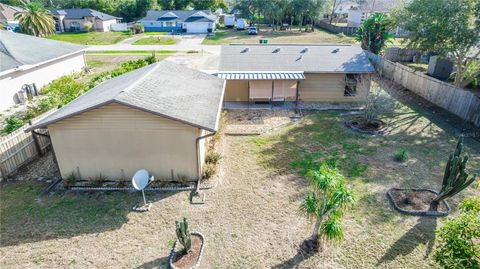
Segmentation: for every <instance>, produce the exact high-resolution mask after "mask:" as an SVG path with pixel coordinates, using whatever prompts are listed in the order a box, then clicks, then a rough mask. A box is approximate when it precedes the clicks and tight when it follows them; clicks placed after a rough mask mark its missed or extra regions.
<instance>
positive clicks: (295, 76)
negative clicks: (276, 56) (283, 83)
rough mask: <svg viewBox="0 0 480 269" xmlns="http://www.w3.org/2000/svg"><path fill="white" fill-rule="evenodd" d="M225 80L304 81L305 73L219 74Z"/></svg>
mask: <svg viewBox="0 0 480 269" xmlns="http://www.w3.org/2000/svg"><path fill="white" fill-rule="evenodd" d="M217 76H218V77H219V78H221V79H225V80H303V79H305V75H304V74H303V72H219V73H217Z"/></svg>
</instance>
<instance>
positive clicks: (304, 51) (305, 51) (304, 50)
mask: <svg viewBox="0 0 480 269" xmlns="http://www.w3.org/2000/svg"><path fill="white" fill-rule="evenodd" d="M307 52H308V48H304V49H303V50H301V51H300V53H307Z"/></svg>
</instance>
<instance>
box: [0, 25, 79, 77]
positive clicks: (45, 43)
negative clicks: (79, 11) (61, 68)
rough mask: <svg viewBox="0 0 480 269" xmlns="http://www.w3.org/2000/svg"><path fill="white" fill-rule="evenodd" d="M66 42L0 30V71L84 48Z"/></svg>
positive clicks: (37, 62)
mask: <svg viewBox="0 0 480 269" xmlns="http://www.w3.org/2000/svg"><path fill="white" fill-rule="evenodd" d="M85 48H86V47H85V46H81V45H75V44H71V43H67V42H61V41H56V40H51V39H46V38H40V37H35V36H31V35H24V34H18V33H12V32H8V31H2V30H0V72H4V71H7V70H10V69H14V68H16V67H20V66H24V65H35V64H40V63H42V62H46V61H50V60H53V59H56V58H59V57H62V56H66V55H69V54H72V53H75V52H79V51H82V50H84V49H85Z"/></svg>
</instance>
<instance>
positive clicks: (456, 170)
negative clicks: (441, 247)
mask: <svg viewBox="0 0 480 269" xmlns="http://www.w3.org/2000/svg"><path fill="white" fill-rule="evenodd" d="M463 138H464V137H463V135H461V136H460V137H459V138H458V142H457V147H456V148H455V151H454V152H453V154H450V157H449V158H448V162H447V165H446V167H445V174H444V175H443V181H442V189H441V190H440V192H439V193H438V195H437V197H436V198H435V199H434V200H433V201H432V204H431V209H432V210H435V211H436V210H437V208H438V204H439V203H440V202H441V201H443V200H445V199H447V198H450V197H452V196H454V195H455V194H457V193H459V192H461V191H462V190H464V189H465V188H467V187H468V186H469V185H470V184H472V183H473V182H474V181H475V179H476V175H473V176H472V177H469V174H468V173H467V171H466V167H467V163H468V155H463V154H462V153H463Z"/></svg>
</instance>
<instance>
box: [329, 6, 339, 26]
mask: <svg viewBox="0 0 480 269" xmlns="http://www.w3.org/2000/svg"><path fill="white" fill-rule="evenodd" d="M339 4H340V0H332V13H331V14H330V24H332V21H333V18H334V17H335V10H336V9H337V8H338V5H339Z"/></svg>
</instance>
